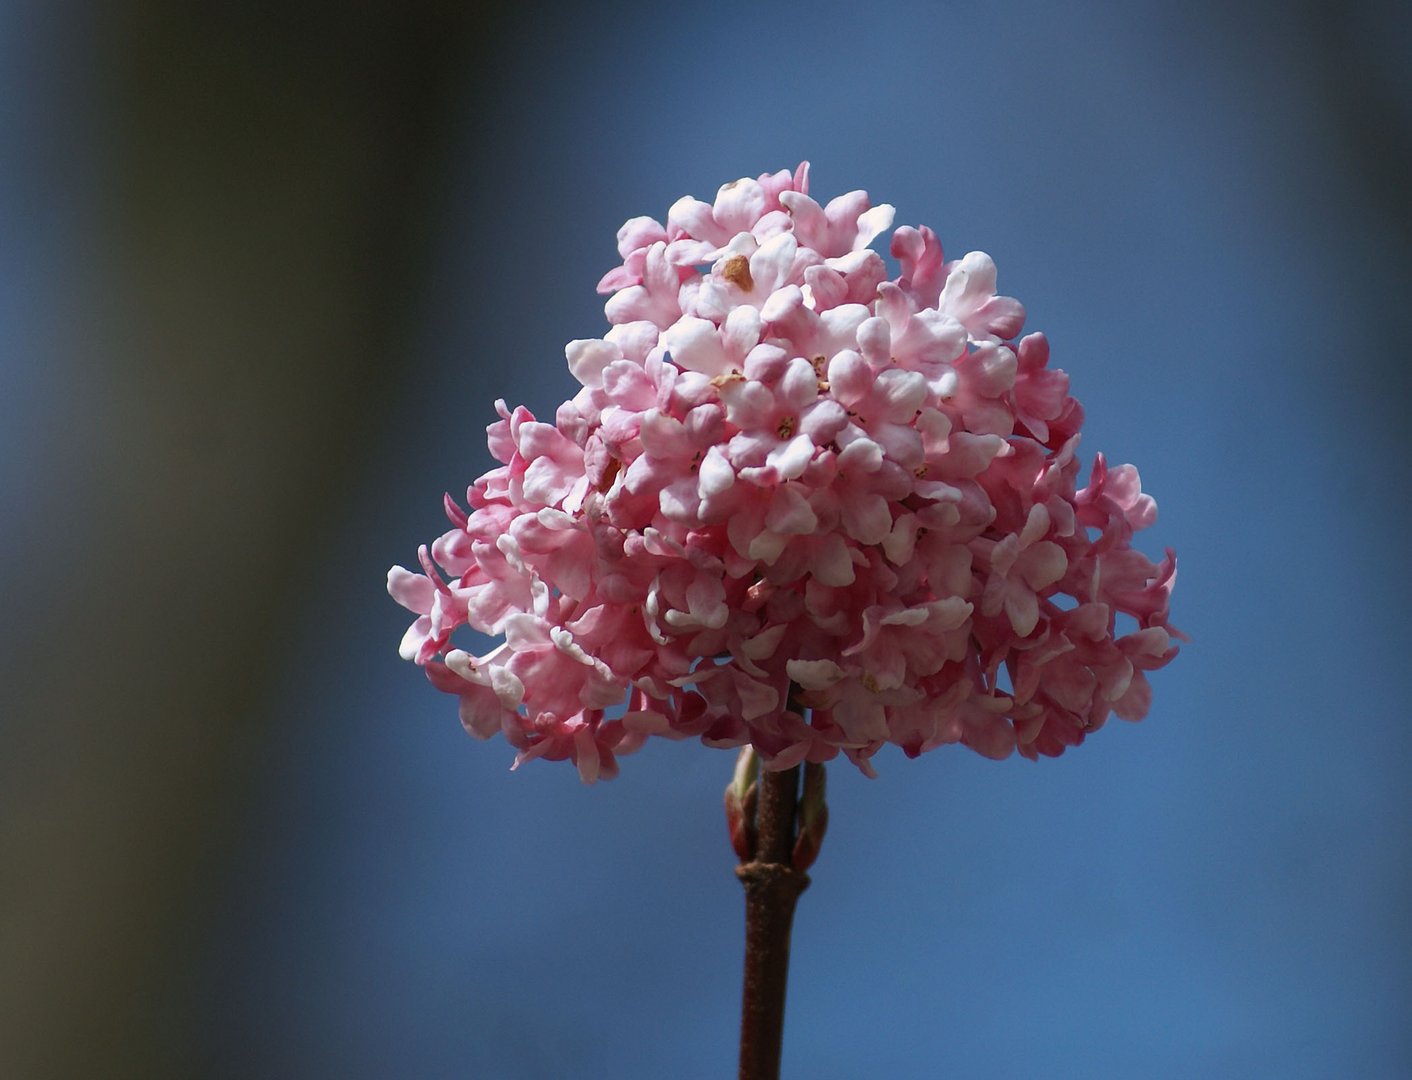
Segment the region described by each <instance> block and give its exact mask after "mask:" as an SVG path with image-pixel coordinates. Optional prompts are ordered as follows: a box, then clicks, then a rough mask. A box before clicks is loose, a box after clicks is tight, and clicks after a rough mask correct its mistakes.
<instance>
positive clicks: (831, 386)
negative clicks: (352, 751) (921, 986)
mask: <svg viewBox="0 0 1412 1080" xmlns="http://www.w3.org/2000/svg"><path fill="white" fill-rule="evenodd" d="M808 179H809V170H808V165H807V163H806V164H804V165H801V166H800V167H799V168H798V169H796V170H794V171H793V172H789V171H782V172H778V173H773V174H767V175H764V176H761V177H759V178H758V179H755V180H752V179H742V180H738V181H736V182H734V183H732V184H727V185H725V186H724V187H722V188H721V189H720V191H719V192H718V193H717V195H716V198H715V201H714V202H712V203H707V202H704V201H701V200H697V199H693V198H689V197H688V198H683V199H680V200H678V201H677V202H676V203H675V204H673V206H672V207H671V209H670V210H669V211H668V213H667V215H666V224H662V223H660V222H658V221H657V220H654V219H652V218H648V217H638V218H634V219H632V220H631V221H629V222H627V224H625V225H624V226H623V228H622V229H621V230H619V232H618V253H619V256H620V257H621V259H622V263H621V265H620V266H618V267H617V268H616V269H614V270H611V271H609V272H608V274H606V275H605V276H604V278H603V279H602V281H601V282H600V283H599V290H600V292H603V293H606V294H608V300H607V303H606V305H605V312H606V315H607V319H608V322H609V324H610V328H609V329H608V330H607V331H606V332H604V333H603V335H602V336H601V337H599V338H586V339H580V340H576V341H572V342H570V343H569V344H568V346H567V347H566V349H565V355H566V358H567V360H568V369H569V373H570V375H571V376H572V378H573V379H575V380H576V381H577V383H578V384H579V389H578V390H577V392H576V393H575V394H574V396H573V397H572V398H571V399H570V400H568V401H566V402H565V403H564V404H563V405H561V406H560V407H559V409H558V410H557V412H556V414H555V415H554V417H553V418H552V420H550V421H545V420H540V419H538V418H536V417H535V416H533V415H532V414H531V413H530V412H529V410H527V409H524V408H517V409H514V410H511V409H510V408H509V407H508V406H507V405H506V404H505V403H504V402H497V403H496V411H497V413H498V419H497V420H495V422H493V423H492V424H490V426H489V428H488V429H487V431H488V442H489V447H490V451H491V454H492V455H493V456H494V458H495V459H496V461H497V462H498V465H496V467H495V468H492V469H491V470H490V471H489V472H487V473H485V475H483V476H481V477H480V478H479V479H477V480H476V481H475V482H474V483H472V484H471V485H470V487H469V489H468V490H467V493H466V499H465V503H466V506H465V508H463V507H462V506H461V505H459V504H458V503H457V502H456V501H455V500H453V499H452V498H451V497H450V496H448V497H447V498H446V511H447V516H448V517H449V519H450V522H451V529H450V530H449V531H448V532H446V533H445V534H444V535H442V536H441V537H440V539H438V540H437V541H436V542H435V543H433V544H432V545H431V546H430V547H425V546H424V547H422V548H421V549H420V551H419V552H418V557H417V568H415V569H412V570H407V569H403V568H402V567H393V568H392V570H391V571H390V572H389V574H388V583H387V587H388V591H389V592H390V593H391V594H392V597H393V598H394V599H395V600H396V601H397V602H398V603H400V604H401V605H402V606H404V607H405V608H407V609H408V610H409V611H411V612H412V613H413V614H414V615H415V616H416V618H415V621H414V622H413V623H412V625H411V627H410V628H409V629H408V630H407V632H406V634H405V635H404V636H403V639H402V643H401V646H400V651H401V654H402V656H403V657H404V658H406V659H409V660H412V661H414V662H415V663H417V664H419V665H421V666H422V667H423V668H424V669H425V670H426V673H427V676H428V677H429V679H430V680H431V682H432V683H433V685H435V686H436V687H437V688H438V689H440V690H443V691H445V692H447V693H449V694H452V695H454V696H456V697H457V698H458V699H459V701H460V716H461V721H462V723H463V724H464V725H465V727H466V730H467V731H468V732H470V733H471V734H472V735H475V736H477V737H478V738H490V737H493V736H495V735H502V736H503V737H504V738H505V739H506V740H507V741H508V742H509V743H510V744H511V746H513V747H514V748H515V750H516V751H517V755H516V758H515V764H516V766H518V765H519V764H521V763H523V762H525V761H529V760H532V759H534V758H541V757H542V758H548V759H550V760H569V761H572V762H573V763H574V764H575V765H576V767H577V769H578V771H579V774H580V776H581V777H582V778H583V780H584V781H585V782H592V781H594V780H597V779H599V778H608V777H612V776H614V775H615V774H616V773H617V769H618V758H619V757H621V756H623V755H624V754H627V753H630V752H632V751H633V750H636V749H638V748H639V747H641V746H642V745H643V743H644V742H646V741H647V739H648V738H649V737H652V736H657V737H661V738H672V739H681V738H699V739H700V740H701V741H702V742H703V743H705V744H706V745H708V746H713V747H736V746H742V745H745V744H751V745H753V746H754V747H755V749H756V751H758V754H759V756H760V759H761V761H762V763H763V767H764V768H767V769H784V768H789V767H791V766H793V765H795V764H798V763H799V762H801V761H807V762H824V761H828V760H830V759H832V758H834V757H836V756H838V755H839V754H843V755H845V756H846V757H848V758H849V759H850V760H852V761H853V762H854V763H855V764H856V765H857V766H858V767H859V768H861V769H862V770H863V771H864V772H865V773H868V774H869V775H872V764H871V759H872V757H873V756H874V755H875V754H876V753H877V752H878V751H879V750H880V749H881V748H882V747H883V746H884V745H886V744H888V743H893V744H896V745H897V746H899V747H901V748H902V750H903V751H904V752H905V753H906V754H907V755H909V756H916V755H918V754H921V753H923V752H925V751H927V750H931V749H934V748H936V747H938V746H942V745H945V744H948V743H960V744H962V745H965V746H969V747H970V748H972V749H973V750H975V751H977V752H979V753H981V754H984V755H986V756H987V757H992V758H1003V757H1006V756H1008V755H1010V754H1011V753H1014V752H1016V751H1018V752H1019V753H1020V754H1022V755H1024V756H1026V757H1029V758H1035V757H1037V756H1039V755H1047V756H1057V755H1058V754H1060V753H1062V752H1063V751H1064V750H1065V749H1066V748H1067V747H1070V746H1075V745H1077V744H1078V743H1080V742H1082V741H1083V740H1084V738H1085V736H1086V735H1087V734H1088V733H1090V732H1092V731H1095V730H1097V729H1098V728H1099V727H1101V726H1102V725H1103V723H1104V722H1105V721H1106V720H1107V719H1108V717H1109V716H1110V715H1113V714H1116V715H1117V716H1119V717H1121V718H1123V719H1126V720H1137V719H1140V718H1142V717H1143V716H1144V715H1145V714H1146V713H1147V710H1148V707H1149V704H1150V702H1151V688H1150V686H1149V684H1148V681H1147V673H1148V672H1150V671H1153V670H1155V669H1157V668H1160V667H1162V666H1164V665H1165V664H1167V663H1168V662H1169V661H1170V660H1171V659H1172V658H1173V657H1174V656H1175V655H1176V652H1177V648H1176V645H1175V644H1174V639H1176V638H1179V637H1181V635H1180V634H1179V632H1178V631H1176V630H1175V629H1174V628H1173V627H1172V626H1171V625H1170V623H1169V621H1168V610H1169V601H1170V597H1171V592H1172V587H1173V585H1174V583H1175V581H1176V558H1175V556H1174V555H1173V553H1172V552H1171V551H1170V550H1169V551H1168V552H1167V554H1166V557H1165V558H1164V559H1163V560H1162V561H1161V562H1160V563H1154V562H1153V561H1152V560H1150V559H1148V558H1147V556H1145V555H1143V554H1142V553H1141V552H1139V551H1138V550H1137V549H1135V548H1134V547H1133V546H1132V538H1133V534H1134V533H1135V532H1136V531H1137V530H1140V529H1144V528H1146V527H1148V526H1149V525H1151V524H1152V523H1153V522H1154V521H1155V519H1156V503H1155V502H1154V501H1153V499H1152V497H1151V496H1150V495H1147V494H1144V493H1143V492H1142V489H1141V486H1140V483H1139V479H1138V474H1137V470H1136V469H1135V468H1133V467H1132V466H1131V465H1122V466H1116V467H1115V466H1109V465H1108V464H1107V463H1106V462H1105V461H1104V459H1103V457H1102V455H1098V456H1097V458H1096V461H1095V463H1094V465H1093V468H1092V470H1091V472H1090V474H1089V477H1088V481H1087V484H1086V486H1083V487H1080V486H1079V484H1080V480H1079V474H1080V469H1081V465H1080V461H1079V458H1078V455H1077V448H1078V442H1079V429H1080V427H1081V425H1082V423H1083V409H1082V407H1081V406H1080V405H1079V403H1078V402H1077V401H1076V400H1075V399H1074V398H1073V397H1072V396H1070V394H1069V377H1068V375H1066V374H1065V373H1064V372H1063V371H1061V370H1059V369H1056V368H1053V367H1051V366H1050V365H1049V344H1048V342H1047V341H1046V340H1045V338H1044V336H1043V335H1042V334H1037V333H1031V334H1028V335H1024V336H1021V329H1022V327H1023V325H1024V320H1025V312H1024V308H1023V307H1022V306H1021V305H1020V303H1019V302H1018V301H1016V300H1014V299H1012V298H1010V297H1007V296H1001V295H998V294H997V293H996V268H995V263H994V262H993V261H992V260H991V258H990V257H989V256H988V255H985V254H984V253H981V252H971V253H969V254H967V255H964V256H963V257H962V258H960V259H956V260H952V261H947V260H946V259H945V257H944V256H943V254H942V248H941V244H940V242H939V241H938V240H937V237H936V234H935V233H933V232H932V231H931V230H930V229H928V228H926V227H925V226H921V227H917V228H912V227H910V226H902V227H900V228H898V229H896V230H895V231H894V232H893V233H892V235H891V240H890V245H889V249H888V250H889V252H890V254H891V255H892V257H893V258H894V259H895V260H896V263H897V265H898V267H899V268H900V273H898V274H897V276H895V277H892V278H890V279H889V277H888V271H887V268H886V266H885V264H884V262H883V259H882V257H881V256H880V255H879V254H878V252H876V251H874V250H872V248H871V245H872V243H873V242H874V240H876V239H877V238H878V237H879V236H880V235H882V234H883V233H885V232H886V231H887V230H888V229H890V228H891V226H892V219H893V208H892V207H891V206H888V205H885V204H884V205H879V206H873V205H872V204H871V202H870V201H869V199H868V196H867V195H866V194H865V193H864V192H861V191H854V192H850V193H848V194H846V195H842V196H839V197H838V198H835V199H832V200H830V201H829V202H828V203H826V204H824V205H820V204H819V203H818V202H815V201H814V199H813V198H811V197H810V195H809V184H808ZM1119 615H1123V616H1127V617H1130V619H1131V620H1132V622H1133V623H1134V624H1135V625H1134V628H1133V629H1132V630H1131V631H1130V632H1127V633H1119V632H1118V621H1117V620H1118V616H1119ZM463 627H464V628H469V629H470V630H474V631H479V632H480V633H481V634H486V635H490V636H491V637H492V638H498V639H500V641H499V644H497V645H496V646H495V647H494V648H492V649H491V650H490V651H489V652H488V653H486V654H485V655H482V656H474V655H472V654H470V653H469V652H467V651H465V649H463V648H462V647H460V646H459V645H457V644H454V643H453V639H454V638H455V637H456V635H457V632H458V631H460V630H462V628H463Z"/></svg>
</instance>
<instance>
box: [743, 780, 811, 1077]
mask: <svg viewBox="0 0 1412 1080" xmlns="http://www.w3.org/2000/svg"><path fill="white" fill-rule="evenodd" d="M759 785H760V791H759V811H758V816H757V819H756V827H757V835H758V841H757V845H756V849H755V858H754V859H753V860H751V861H750V862H747V863H744V864H742V865H741V866H738V867H737V868H736V871H735V872H736V876H738V877H739V878H740V880H741V883H742V884H743V885H744V886H745V987H744V991H743V994H742V998H741V1016H740V1080H778V1077H779V1074H780V1045H781V1043H782V1041H783V1038H784V998H785V985H786V983H787V981H788V977H789V934H790V928H791V927H792V926H793V923H794V906H795V904H796V902H797V901H798V900H799V894H800V893H802V892H803V891H804V890H805V888H807V887H808V885H809V875H807V874H805V873H803V872H802V871H799V870H796V869H794V867H793V865H791V862H792V855H793V851H794V840H795V827H794V822H795V811H796V806H797V803H798V799H799V768H798V766H796V767H795V768H793V769H787V770H785V771H783V772H766V771H762V772H761V773H760V779H759Z"/></svg>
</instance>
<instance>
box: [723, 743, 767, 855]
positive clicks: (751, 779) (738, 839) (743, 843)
mask: <svg viewBox="0 0 1412 1080" xmlns="http://www.w3.org/2000/svg"><path fill="white" fill-rule="evenodd" d="M759 776H760V758H759V755H758V754H756V753H755V747H753V746H748V745H747V746H743V747H741V748H740V756H739V757H737V758H736V761H735V775H734V776H733V777H731V782H730V783H729V784H728V785H726V800H725V801H726V828H727V829H728V830H729V831H730V837H731V847H732V848H734V849H735V853H736V855H737V856H738V857H739V858H740V861H741V862H743V863H745V862H749V861H750V860H752V859H753V858H755V803H756V799H757V798H758V791H759V787H758V784H757V783H756V781H757V779H758V778H759Z"/></svg>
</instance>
